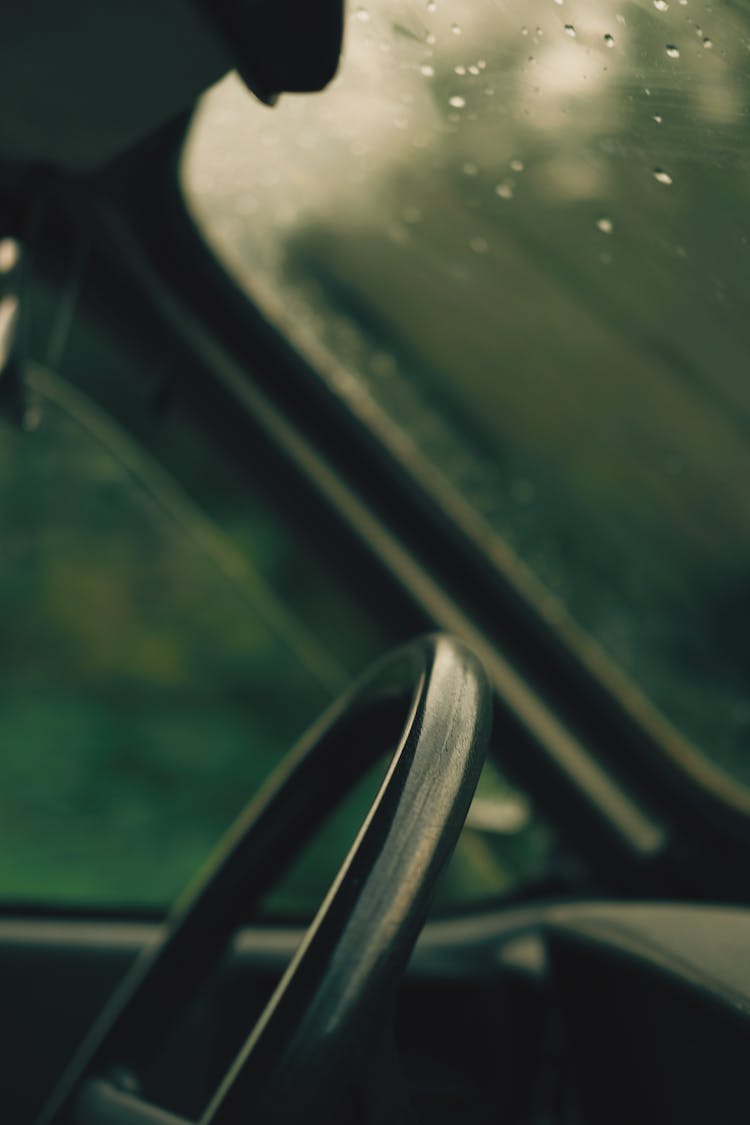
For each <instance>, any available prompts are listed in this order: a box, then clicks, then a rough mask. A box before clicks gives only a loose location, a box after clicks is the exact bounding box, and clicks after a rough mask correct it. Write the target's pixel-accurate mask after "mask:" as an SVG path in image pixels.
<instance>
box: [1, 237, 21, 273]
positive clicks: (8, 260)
mask: <svg viewBox="0 0 750 1125" xmlns="http://www.w3.org/2000/svg"><path fill="white" fill-rule="evenodd" d="M20 257H21V247H20V246H19V245H18V243H17V242H16V240H15V238H0V273H10V271H11V270H12V269H13V268H14V267H15V266H16V265H17V264H18V261H19V259H20Z"/></svg>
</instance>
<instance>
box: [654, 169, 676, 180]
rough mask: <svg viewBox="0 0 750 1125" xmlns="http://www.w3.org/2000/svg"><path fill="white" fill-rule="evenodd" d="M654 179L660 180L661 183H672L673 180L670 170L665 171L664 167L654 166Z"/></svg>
mask: <svg viewBox="0 0 750 1125" xmlns="http://www.w3.org/2000/svg"><path fill="white" fill-rule="evenodd" d="M654 179H655V180H658V182H659V183H660V184H671V183H672V182H673V180H672V177H671V176H670V174H669V172H665V171H664V169H663V168H654Z"/></svg>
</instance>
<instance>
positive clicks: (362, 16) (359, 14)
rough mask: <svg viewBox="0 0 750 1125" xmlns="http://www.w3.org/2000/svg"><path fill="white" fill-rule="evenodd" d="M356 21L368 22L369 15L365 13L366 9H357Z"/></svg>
mask: <svg viewBox="0 0 750 1125" xmlns="http://www.w3.org/2000/svg"><path fill="white" fill-rule="evenodd" d="M357 19H358V20H359V22H360V23H369V22H370V13H369V12H368V11H367V8H357Z"/></svg>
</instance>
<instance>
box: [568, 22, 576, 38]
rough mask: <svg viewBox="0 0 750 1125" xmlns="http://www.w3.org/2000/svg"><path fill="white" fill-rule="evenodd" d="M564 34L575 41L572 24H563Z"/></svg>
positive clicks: (574, 30)
mask: <svg viewBox="0 0 750 1125" xmlns="http://www.w3.org/2000/svg"><path fill="white" fill-rule="evenodd" d="M565 34H566V35H569V36H570V38H571V39H575V37H576V29H575V28H574V27H573V24H572V23H566V24H565Z"/></svg>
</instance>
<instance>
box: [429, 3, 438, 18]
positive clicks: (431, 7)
mask: <svg viewBox="0 0 750 1125" xmlns="http://www.w3.org/2000/svg"><path fill="white" fill-rule="evenodd" d="M427 11H428V12H429V13H430V15H432V13H433V12H436V11H437V4H436V3H435V0H427Z"/></svg>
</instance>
